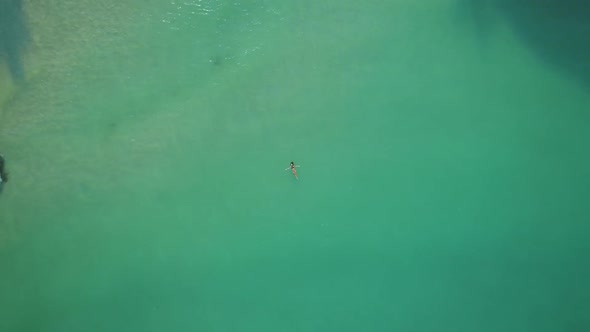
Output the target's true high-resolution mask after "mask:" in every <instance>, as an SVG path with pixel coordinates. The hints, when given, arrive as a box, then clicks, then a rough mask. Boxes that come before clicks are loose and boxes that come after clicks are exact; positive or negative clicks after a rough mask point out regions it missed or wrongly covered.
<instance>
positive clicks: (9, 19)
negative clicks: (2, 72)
mask: <svg viewBox="0 0 590 332" xmlns="http://www.w3.org/2000/svg"><path fill="white" fill-rule="evenodd" d="M28 42H29V31H28V29H27V24H26V19H25V16H24V12H23V5H22V0H0V63H1V62H5V63H6V64H7V65H8V69H9V71H10V75H11V77H12V80H13V81H14V82H21V81H23V80H24V77H25V74H24V73H25V71H24V67H23V63H22V53H23V51H24V49H25V47H26V45H27V43H28Z"/></svg>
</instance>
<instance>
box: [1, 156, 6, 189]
mask: <svg viewBox="0 0 590 332" xmlns="http://www.w3.org/2000/svg"><path fill="white" fill-rule="evenodd" d="M2 182H8V173H6V169H5V168H4V157H2V156H0V183H2Z"/></svg>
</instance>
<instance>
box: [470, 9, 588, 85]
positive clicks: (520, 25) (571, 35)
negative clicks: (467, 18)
mask: <svg viewBox="0 0 590 332" xmlns="http://www.w3.org/2000/svg"><path fill="white" fill-rule="evenodd" d="M459 4H460V6H467V7H468V8H471V9H473V10H472V11H471V15H472V16H473V17H474V18H475V20H479V19H481V18H482V15H480V14H481V12H482V10H488V9H489V10H493V11H494V12H495V13H497V14H499V16H500V17H501V18H503V19H505V20H506V21H507V22H508V23H509V24H510V25H511V26H512V28H513V29H514V31H515V33H516V34H517V35H518V36H520V38H521V39H522V41H523V42H524V43H525V45H526V46H527V47H528V48H529V49H530V50H531V51H532V52H533V53H534V54H535V55H536V56H537V57H539V58H540V59H541V60H543V61H544V62H546V63H548V64H550V65H552V66H555V67H557V68H560V69H561V70H563V71H564V72H566V73H568V74H569V75H571V76H573V77H575V78H576V79H577V80H579V81H580V82H582V83H583V84H584V85H585V86H590V61H589V59H590V2H589V1H588V0H559V1H556V0H460V2H459ZM477 24H478V25H480V26H483V28H482V29H483V30H484V31H485V30H486V29H487V28H486V27H485V26H486V25H489V24H490V22H489V21H487V20H484V22H482V20H479V22H478V23H477ZM480 37H482V36H480ZM483 37H485V36H483Z"/></svg>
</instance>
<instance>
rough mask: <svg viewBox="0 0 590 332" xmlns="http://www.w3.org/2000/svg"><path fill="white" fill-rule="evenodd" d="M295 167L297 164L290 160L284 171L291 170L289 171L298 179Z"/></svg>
mask: <svg viewBox="0 0 590 332" xmlns="http://www.w3.org/2000/svg"><path fill="white" fill-rule="evenodd" d="M295 167H299V165H295V163H294V162H291V165H289V167H287V168H285V171H288V170H291V172H293V175H295V178H296V179H297V180H299V178H298V177H297V170H296V169H295Z"/></svg>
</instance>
